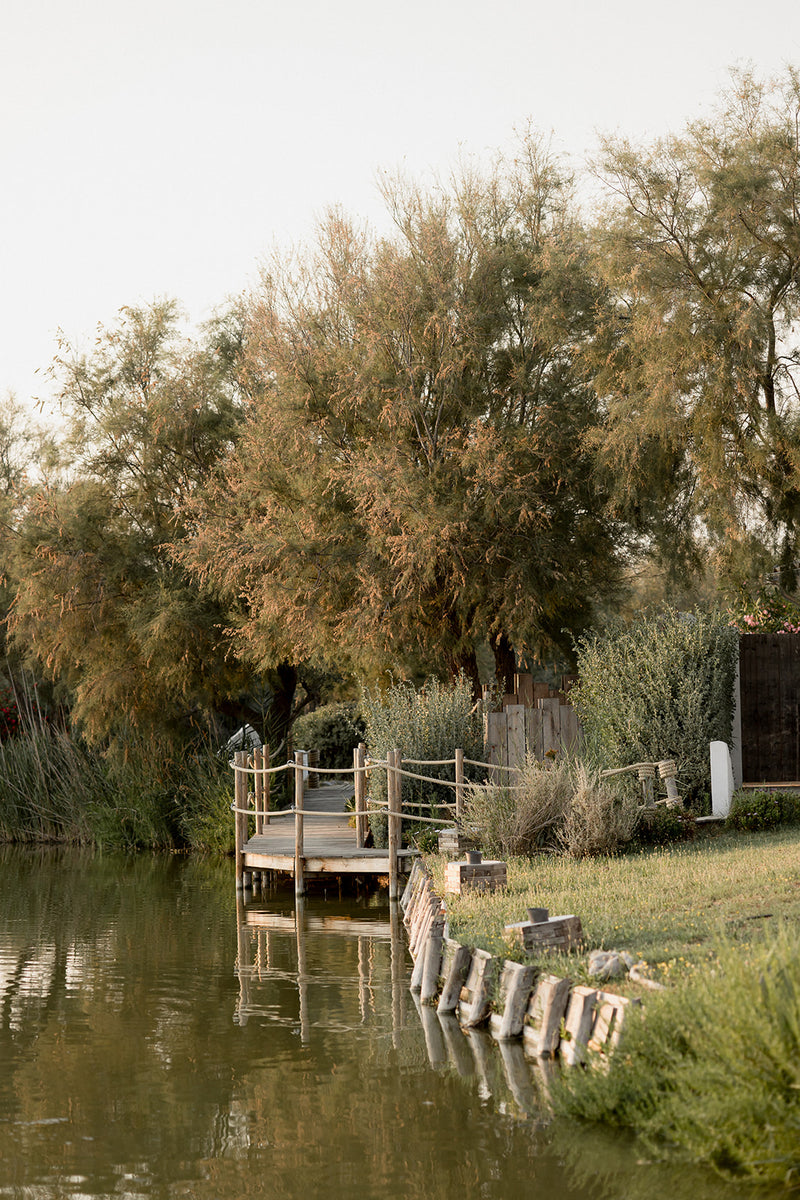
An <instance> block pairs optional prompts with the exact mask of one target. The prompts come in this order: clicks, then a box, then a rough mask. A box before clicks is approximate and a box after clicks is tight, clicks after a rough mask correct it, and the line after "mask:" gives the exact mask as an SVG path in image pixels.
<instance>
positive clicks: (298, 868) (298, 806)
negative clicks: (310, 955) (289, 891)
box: [294, 750, 306, 896]
mask: <svg viewBox="0 0 800 1200" xmlns="http://www.w3.org/2000/svg"><path fill="white" fill-rule="evenodd" d="M303 766H304V763H303V751H302V750H295V752H294V808H295V813H294V894H295V896H304V895H305V891H306V884H305V878H304V875H303Z"/></svg>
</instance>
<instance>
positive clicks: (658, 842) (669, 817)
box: [628, 804, 697, 850]
mask: <svg viewBox="0 0 800 1200" xmlns="http://www.w3.org/2000/svg"><path fill="white" fill-rule="evenodd" d="M696 833H697V825H696V823H695V819H694V817H693V815H692V814H691V813H688V812H685V811H684V810H683V809H680V808H666V807H665V806H664V805H663V804H659V805H658V807H657V808H641V809H639V819H638V820H637V822H636V828H635V829H634V831H633V836H632V837H631V840H630V842H629V843H628V845H629V848H630V849H631V850H642V849H645V848H648V847H650V846H671V845H672V844H673V843H674V842H687V841H691V839H692V838H693V837H694V836H695V834H696Z"/></svg>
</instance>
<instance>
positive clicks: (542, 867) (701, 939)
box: [429, 827, 800, 992]
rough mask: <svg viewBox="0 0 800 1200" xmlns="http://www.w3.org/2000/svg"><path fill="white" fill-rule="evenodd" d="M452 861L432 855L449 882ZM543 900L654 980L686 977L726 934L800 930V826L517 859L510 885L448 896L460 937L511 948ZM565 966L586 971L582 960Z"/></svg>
mask: <svg viewBox="0 0 800 1200" xmlns="http://www.w3.org/2000/svg"><path fill="white" fill-rule="evenodd" d="M444 861H445V860H444V859H442V858H439V857H436V856H433V857H431V858H430V859H429V863H430V866H431V869H432V871H433V874H434V878H435V879H436V881H437V884H438V885H439V886H440V887H443V886H444ZM534 905H535V906H541V907H544V908H549V910H550V913H551V915H553V916H555V915H557V914H562V913H575V914H577V916H579V917H580V919H581V923H582V925H583V931H584V940H585V943H586V946H587V948H589V949H594V948H596V947H600V948H603V949H619V950H629V951H630V953H631V954H634V955H635V956H636V957H637V958H641V959H644V960H645V961H646V962H647V963H648V964H649V966H650V974H651V975H652V976H653V978H655V979H657V980H660V981H662V982H677V981H680V980H681V979H686V978H689V977H691V976H692V974H693V973H694V972H695V971H696V970H697V969H698V967H700V966H702V965H704V964H706V963H708V961H709V959H710V958H713V957H714V955H715V953H716V948H717V946H718V945H719V944H720V942H721V941H724V940H727V939H735V940H739V941H745V942H749V941H753V940H758V939H762V938H763V937H764V935H765V932H766V931H768V930H770V929H775V928H777V926H778V925H779V924H780V922H781V921H782V920H783V919H785V918H788V919H790V920H792V921H794V922H797V927H798V929H800V828H798V827H791V828H784V829H779V830H774V831H771V832H767V833H751V834H742V833H731V832H718V833H715V834H711V835H708V836H703V837H700V838H698V839H697V840H696V841H694V842H690V843H682V844H680V845H676V846H673V847H667V848H664V849H657V850H652V851H647V852H641V853H638V854H625V855H619V856H617V857H613V858H605V857H602V858H587V859H577V860H576V859H572V858H567V857H561V856H556V855H540V856H538V857H535V858H533V859H511V860H510V861H509V863H508V888H507V889H506V891H505V892H503V893H497V894H494V895H486V896H477V895H472V896H464V897H457V896H454V897H450V898H449V899H448V917H449V922H450V930H451V935H452V936H453V937H456V938H459V939H460V940H462V941H464V942H468V943H470V944H471V945H475V946H481V947H483V948H484V949H486V950H489V951H491V952H492V953H495V954H500V953H506V951H507V946H506V943H505V941H504V938H503V926H504V925H506V924H509V923H510V922H513V921H521V920H524V919H525V910H526V908H528V907H529V906H534ZM560 965H561V966H562V967H563V968H564V969H569V970H571V971H572V973H573V974H577V975H580V964H579V963H577V962H576V961H575V960H574V959H567V960H565V961H564V962H563V963H562V964H560ZM623 990H624V989H623ZM627 990H629V991H630V992H635V990H636V989H635V987H634V985H633V984H631V985H629V987H628V989H627Z"/></svg>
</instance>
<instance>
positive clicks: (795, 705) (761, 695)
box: [739, 633, 800, 783]
mask: <svg viewBox="0 0 800 1200" xmlns="http://www.w3.org/2000/svg"><path fill="white" fill-rule="evenodd" d="M739 671H740V676H739V679H740V693H741V705H742V708H741V712H742V777H743V779H744V781H745V782H746V783H793V782H795V781H797V780H800V634H794V633H747V634H744V635H743V636H742V637H741V638H740V641H739Z"/></svg>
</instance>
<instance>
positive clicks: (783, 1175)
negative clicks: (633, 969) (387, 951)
mask: <svg viewBox="0 0 800 1200" xmlns="http://www.w3.org/2000/svg"><path fill="white" fill-rule="evenodd" d="M431 866H432V869H433V871H434V875H435V877H436V878H437V881H438V882H440V883H443V860H441V859H438V858H437V859H432V860H431ZM508 866H509V886H508V889H507V891H506V892H505V893H503V894H498V895H487V896H480V897H479V896H471V897H469V896H467V897H463V898H459V897H450V898H449V899H448V916H449V921H450V933H451V936H453V937H455V938H458V939H459V940H462V941H465V942H469V943H472V944H474V945H478V946H483V947H484V948H485V949H488V950H490V951H491V952H493V953H495V954H503V953H505V952H506V949H507V947H506V944H505V942H504V939H503V933H502V930H503V925H504V924H506V923H508V922H511V921H518V920H522V919H523V918H524V915H525V909H526V907H528V906H532V905H541V906H545V907H548V908H549V909H550V911H551V913H552V914H553V915H555V914H557V913H576V914H577V915H578V916H580V918H581V921H582V925H583V930H584V935H585V946H586V949H591V948H594V947H603V948H606V949H613V948H617V949H626V950H630V952H631V953H632V954H634V955H636V957H637V958H643V959H644V960H646V962H647V963H648V965H649V974H650V975H651V976H652V977H653V978H655V979H658V980H660V981H661V982H662V983H664V984H665V990H664V991H662V992H659V993H652V992H648V993H646V994H645V995H644V1004H643V1005H642V1006H641V1007H640V1008H637V1009H633V1010H631V1012H630V1015H629V1018H628V1021H627V1023H626V1028H625V1033H624V1040H623V1042H622V1044H621V1046H620V1048H619V1050H618V1052H617V1053H616V1054H615V1055H614V1057H613V1058H612V1059H611V1064H610V1069H609V1070H608V1071H607V1072H605V1071H599V1070H572V1071H567V1072H564V1073H563V1075H562V1076H561V1077H560V1079H559V1080H558V1081H557V1082H556V1084H555V1085H554V1087H553V1089H552V1092H551V1101H552V1104H553V1107H554V1109H555V1111H556V1113H558V1114H561V1115H564V1116H569V1117H572V1118H578V1119H580V1120H583V1121H590V1122H595V1123H603V1124H604V1125H611V1126H617V1127H620V1128H625V1129H630V1130H633V1131H634V1132H635V1133H636V1134H637V1135H638V1136H639V1138H640V1142H641V1146H642V1152H643V1154H645V1155H647V1156H648V1157H650V1158H657V1159H665V1160H667V1161H671V1162H675V1161H678V1160H682V1161H688V1162H693V1163H700V1164H705V1165H708V1166H710V1167H713V1168H714V1169H715V1170H716V1171H718V1172H719V1173H720V1174H722V1175H724V1176H725V1177H727V1178H730V1179H735V1180H746V1181H748V1182H752V1183H782V1184H784V1185H786V1186H787V1187H788V1188H790V1189H792V1190H800V829H798V828H796V827H794V828H788V829H780V830H776V831H771V832H765V833H752V834H741V833H731V832H728V833H718V834H716V835H713V836H706V837H702V838H699V839H698V840H697V841H696V842H694V843H692V844H688V845H681V846H677V847H674V848H669V849H660V850H655V851H651V852H647V853H640V854H632V855H625V856H620V857H617V858H610V859H609V858H606V859H584V860H580V861H576V860H574V859H568V858H559V857H554V856H541V857H539V858H535V859H532V860H515V861H512V862H510V863H509V864H508ZM585 963H586V955H585V953H582V954H580V955H577V954H576V955H572V956H569V957H568V956H561V957H559V958H550V959H548V960H546V965H547V968H548V969H552V970H554V971H555V972H556V973H560V974H568V975H570V976H571V977H572V978H573V979H574V980H576V981H588V980H586V971H585ZM543 965H544V964H543ZM607 986H611V987H612V988H613V990H616V991H621V992H626V993H628V994H636V993H637V991H639V985H636V984H633V983H630V982H626V983H622V984H620V985H619V986H617V984H616V982H615V983H614V984H612V985H607Z"/></svg>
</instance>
